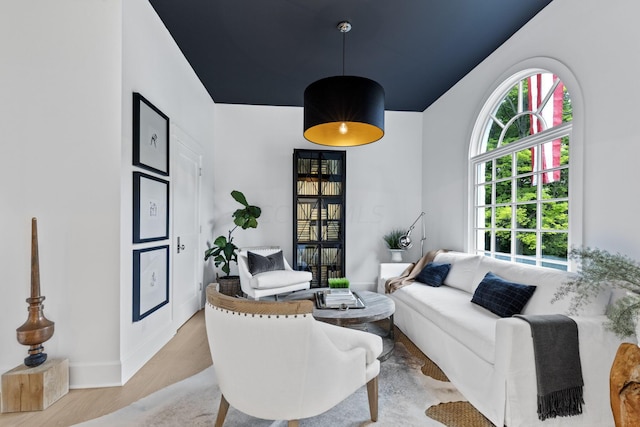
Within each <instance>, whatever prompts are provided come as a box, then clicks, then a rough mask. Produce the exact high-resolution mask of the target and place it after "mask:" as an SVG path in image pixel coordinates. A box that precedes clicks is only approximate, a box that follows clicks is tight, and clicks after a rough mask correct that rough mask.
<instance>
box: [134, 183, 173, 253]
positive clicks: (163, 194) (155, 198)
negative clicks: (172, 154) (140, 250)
mask: <svg viewBox="0 0 640 427" xmlns="http://www.w3.org/2000/svg"><path fill="white" fill-rule="evenodd" d="M168 238H169V181H165V180H163V179H160V178H156V177H155V176H151V175H147V174H145V173H142V172H134V173H133V243H144V242H152V241H155V240H164V239H168Z"/></svg>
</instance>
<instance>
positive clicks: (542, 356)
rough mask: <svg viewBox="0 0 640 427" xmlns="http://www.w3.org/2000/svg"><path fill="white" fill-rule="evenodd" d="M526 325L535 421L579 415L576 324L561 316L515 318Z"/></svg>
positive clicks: (580, 397)
mask: <svg viewBox="0 0 640 427" xmlns="http://www.w3.org/2000/svg"><path fill="white" fill-rule="evenodd" d="M514 317H518V318H520V319H522V320H525V321H527V322H529V325H530V326H531V336H532V337H533V353H534V355H535V361H536V378H537V381H538V418H539V419H540V420H542V421H544V420H546V419H547V418H555V417H566V416H571V415H578V414H581V413H582V405H583V404H584V399H583V394H582V391H583V390H582V387H583V385H584V382H583V380H582V366H581V364H580V349H579V348H578V326H577V325H576V322H575V321H574V320H573V319H571V318H569V317H567V316H563V315H561V314H549V315H519V314H517V315H515V316H514Z"/></svg>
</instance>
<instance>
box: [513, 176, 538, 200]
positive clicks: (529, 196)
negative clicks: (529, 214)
mask: <svg viewBox="0 0 640 427" xmlns="http://www.w3.org/2000/svg"><path fill="white" fill-rule="evenodd" d="M532 179H533V175H526V176H521V177H520V178H518V180H517V182H518V195H517V197H518V199H517V201H518V202H529V201H531V200H536V198H537V197H538V190H537V188H536V187H535V186H533V185H531V182H532Z"/></svg>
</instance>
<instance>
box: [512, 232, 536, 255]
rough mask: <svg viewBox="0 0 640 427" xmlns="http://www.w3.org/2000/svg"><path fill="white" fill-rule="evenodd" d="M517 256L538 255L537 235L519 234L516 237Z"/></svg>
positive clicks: (533, 233) (532, 233)
mask: <svg viewBox="0 0 640 427" xmlns="http://www.w3.org/2000/svg"><path fill="white" fill-rule="evenodd" d="M515 253H516V255H532V256H535V255H536V233H535V232H531V233H518V234H517V236H516V252H515Z"/></svg>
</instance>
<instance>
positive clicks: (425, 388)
mask: <svg viewBox="0 0 640 427" xmlns="http://www.w3.org/2000/svg"><path fill="white" fill-rule="evenodd" d="M422 364H423V362H422V361H421V360H420V359H418V358H416V357H415V356H413V355H411V354H410V353H409V352H408V351H407V349H406V347H405V346H404V345H403V344H402V343H400V342H398V343H396V347H395V350H394V352H393V354H392V355H391V357H390V358H389V359H387V360H386V361H384V362H382V364H381V368H380V377H379V379H378V384H379V398H378V399H379V402H378V404H379V417H378V422H377V423H373V422H371V420H370V419H369V405H368V400H367V391H366V387H362V388H360V389H359V390H358V391H356V392H355V393H354V394H352V395H351V396H350V397H348V398H347V399H346V400H344V401H343V402H342V403H340V404H338V405H337V406H335V407H333V408H332V409H330V410H328V411H327V412H325V413H324V414H321V415H319V416H317V417H312V418H307V419H303V420H300V425H301V426H302V427H328V426H331V427H342V426H344V427H360V426H369V425H371V426H376V427H378V426H379V427H397V426H427V427H430V426H443V425H444V424H441V423H439V422H438V421H435V420H433V419H431V418H428V417H427V416H426V414H425V411H426V410H427V409H428V408H429V407H430V406H432V405H437V404H439V403H445V402H459V401H464V400H465V399H464V397H463V396H462V395H461V394H460V393H459V392H458V391H457V390H456V389H455V387H453V385H452V384H451V383H449V382H443V381H438V380H435V379H433V378H431V377H428V376H426V375H424V374H423V373H422V372H421V366H422ZM219 404H220V390H219V388H218V386H217V381H216V376H215V373H214V370H213V367H209V368H207V369H205V370H204V371H202V372H200V373H198V374H196V375H194V376H192V377H190V378H187V379H185V380H183V381H181V382H178V383H176V384H173V385H171V386H169V387H166V388H164V389H162V390H159V391H157V392H155V393H153V394H151V395H149V396H147V397H145V398H143V399H141V400H139V401H137V402H135V403H133V404H131V405H129V406H127V407H125V408H122V409H120V410H118V411H116V412H113V413H111V414H108V415H105V416H103V417H100V418H96V419H94V420H90V421H87V422H84V423H81V424H76V426H77V427H112V426H118V427H129V426H130V427H139V426H145V427H150V426H154V427H174V426H184V427H187V426H189V427H191V426H193V427H197V426H207V427H210V426H213V425H214V422H215V419H216V414H217V411H218V405H219ZM286 425H287V423H286V421H268V420H261V419H256V418H253V417H250V416H248V415H246V414H243V413H241V412H240V411H238V410H236V409H234V408H233V407H231V408H229V412H228V414H227V418H226V420H225V423H224V426H225V427H233V426H242V427H254V426H255V427H285V426H286Z"/></svg>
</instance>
